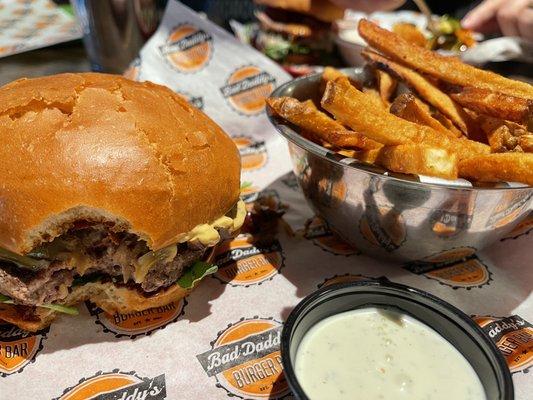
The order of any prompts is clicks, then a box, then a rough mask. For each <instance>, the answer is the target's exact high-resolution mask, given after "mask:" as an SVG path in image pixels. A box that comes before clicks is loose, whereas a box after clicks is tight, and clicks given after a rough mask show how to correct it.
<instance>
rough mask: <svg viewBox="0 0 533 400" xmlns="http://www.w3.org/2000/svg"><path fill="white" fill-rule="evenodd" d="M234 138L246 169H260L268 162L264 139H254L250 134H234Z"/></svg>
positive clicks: (242, 165)
mask: <svg viewBox="0 0 533 400" xmlns="http://www.w3.org/2000/svg"><path fill="white" fill-rule="evenodd" d="M232 139H233V142H234V143H235V145H236V146H237V148H238V149H239V153H240V155H241V167H242V169H243V170H244V171H252V170H255V169H259V168H261V167H263V166H264V165H265V164H266V163H267V160H268V156H267V149H266V145H265V142H264V141H263V140H253V139H252V138H251V137H248V136H234V137H233V138H232Z"/></svg>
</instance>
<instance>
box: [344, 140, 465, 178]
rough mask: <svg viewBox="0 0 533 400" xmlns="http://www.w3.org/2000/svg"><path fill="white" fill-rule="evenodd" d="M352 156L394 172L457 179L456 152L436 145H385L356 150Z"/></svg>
mask: <svg viewBox="0 0 533 400" xmlns="http://www.w3.org/2000/svg"><path fill="white" fill-rule="evenodd" d="M353 157H354V158H357V159H359V160H361V161H364V162H368V163H371V164H377V165H380V166H382V167H383V168H387V169H389V170H391V171H394V172H401V173H404V174H418V175H429V176H437V177H440V178H444V179H457V156H456V154H455V153H453V152H449V151H447V150H445V149H441V148H437V147H430V146H426V145H420V144H402V145H398V146H385V147H383V148H381V149H377V150H368V151H360V152H356V154H355V155H354V156H353Z"/></svg>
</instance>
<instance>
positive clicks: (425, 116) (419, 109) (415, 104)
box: [390, 93, 457, 138]
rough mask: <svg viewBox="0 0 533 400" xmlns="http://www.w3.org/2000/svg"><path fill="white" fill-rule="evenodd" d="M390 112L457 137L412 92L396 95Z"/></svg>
mask: <svg viewBox="0 0 533 400" xmlns="http://www.w3.org/2000/svg"><path fill="white" fill-rule="evenodd" d="M390 112H391V114H394V115H396V116H397V117H400V118H403V119H405V120H407V121H411V122H414V123H416V124H420V125H425V126H429V127H430V128H433V129H435V130H436V131H439V132H441V133H443V134H444V135H446V136H448V137H451V138H455V137H457V136H456V135H455V133H453V132H451V131H449V130H448V129H446V128H445V127H444V126H443V125H442V124H441V123H440V122H439V121H437V120H436V119H435V118H433V117H432V116H431V114H430V113H429V110H428V109H427V107H424V106H423V103H422V102H421V101H420V100H418V99H417V98H416V97H415V96H413V95H412V94H410V93H403V94H401V95H399V96H398V97H396V98H395V99H394V101H393V103H392V104H391V107H390Z"/></svg>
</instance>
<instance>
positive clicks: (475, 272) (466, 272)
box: [405, 247, 491, 289]
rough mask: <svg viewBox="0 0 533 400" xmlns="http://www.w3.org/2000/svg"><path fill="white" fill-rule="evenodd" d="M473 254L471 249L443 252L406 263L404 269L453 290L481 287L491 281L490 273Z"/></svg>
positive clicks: (460, 248) (462, 248)
mask: <svg viewBox="0 0 533 400" xmlns="http://www.w3.org/2000/svg"><path fill="white" fill-rule="evenodd" d="M475 252H476V249H475V248H473V247H459V248H455V249H450V250H445V251H443V252H440V253H438V254H434V255H432V256H429V257H426V258H424V259H422V260H420V261H414V262H411V263H408V264H406V265H405V269H407V270H408V271H411V272H412V273H414V274H417V275H424V276H425V277H426V278H428V279H433V280H436V281H438V282H439V283H441V284H443V285H446V286H450V287H452V288H454V289H458V288H466V289H471V288H473V287H482V286H484V285H486V284H488V283H489V282H490V281H491V273H490V271H489V268H488V267H487V266H486V265H485V264H484V263H483V262H482V261H481V260H480V259H479V258H478V257H477V255H476V254H475Z"/></svg>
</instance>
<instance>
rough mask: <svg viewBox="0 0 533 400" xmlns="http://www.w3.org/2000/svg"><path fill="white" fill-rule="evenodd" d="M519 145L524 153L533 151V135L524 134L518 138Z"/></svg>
mask: <svg viewBox="0 0 533 400" xmlns="http://www.w3.org/2000/svg"><path fill="white" fill-rule="evenodd" d="M518 146H520V148H521V149H522V151H524V153H533V135H522V136H520V137H519V138H518Z"/></svg>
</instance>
